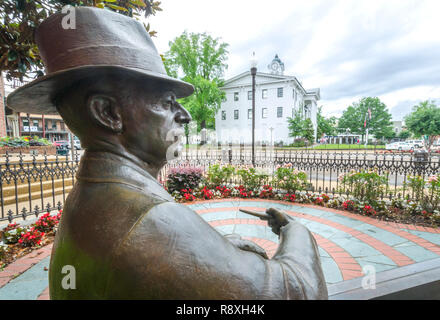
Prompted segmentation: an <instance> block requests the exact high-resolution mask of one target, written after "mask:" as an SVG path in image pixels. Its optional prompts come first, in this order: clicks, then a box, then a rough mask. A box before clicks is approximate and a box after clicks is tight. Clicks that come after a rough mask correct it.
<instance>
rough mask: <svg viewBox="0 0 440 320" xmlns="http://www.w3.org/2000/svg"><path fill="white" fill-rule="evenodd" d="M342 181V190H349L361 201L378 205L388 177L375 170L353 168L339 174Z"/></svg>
mask: <svg viewBox="0 0 440 320" xmlns="http://www.w3.org/2000/svg"><path fill="white" fill-rule="evenodd" d="M339 181H340V183H341V190H340V192H348V193H350V194H351V195H352V196H353V197H355V198H356V199H358V200H360V201H365V202H367V203H369V204H370V205H376V203H377V200H378V199H379V197H380V195H381V194H383V192H384V190H385V187H386V185H387V184H388V177H387V176H382V175H380V174H379V173H377V172H376V171H374V170H368V171H367V170H362V171H355V170H351V171H350V172H349V173H347V174H342V175H340V176H339Z"/></svg>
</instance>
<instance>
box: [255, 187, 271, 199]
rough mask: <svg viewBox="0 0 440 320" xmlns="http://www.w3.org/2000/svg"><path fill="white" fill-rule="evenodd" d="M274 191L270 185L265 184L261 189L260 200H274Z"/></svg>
mask: <svg viewBox="0 0 440 320" xmlns="http://www.w3.org/2000/svg"><path fill="white" fill-rule="evenodd" d="M273 195H274V194H273V190H272V187H271V186H270V185H268V184H265V185H264V186H263V187H262V188H261V189H260V194H259V195H258V197H259V198H262V199H265V198H266V199H268V198H272V197H273Z"/></svg>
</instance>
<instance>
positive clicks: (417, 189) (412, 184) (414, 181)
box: [405, 175, 425, 199]
mask: <svg viewBox="0 0 440 320" xmlns="http://www.w3.org/2000/svg"><path fill="white" fill-rule="evenodd" d="M405 187H406V188H408V189H410V190H411V192H412V194H413V197H414V198H416V199H423V197H424V189H425V180H424V179H423V178H422V177H421V176H419V175H417V176H408V177H407V182H406V183H405Z"/></svg>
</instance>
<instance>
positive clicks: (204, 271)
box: [8, 7, 327, 299]
mask: <svg viewBox="0 0 440 320" xmlns="http://www.w3.org/2000/svg"><path fill="white" fill-rule="evenodd" d="M62 19H63V14H61V13H58V14H55V15H53V16H51V17H49V18H48V19H47V20H45V21H44V22H43V23H42V24H41V26H40V27H39V28H38V30H37V32H36V35H35V38H36V42H37V44H38V47H39V49H40V54H41V57H42V59H43V61H44V63H45V65H46V67H47V73H48V74H47V75H46V76H44V77H41V78H39V79H37V80H35V81H33V82H32V83H30V84H28V85H26V86H23V87H21V88H20V89H18V90H16V91H15V92H14V93H12V94H11V95H10V96H9V99H8V105H9V106H10V107H11V108H13V109H16V110H17V111H22V112H32V113H38V112H40V113H46V114H48V113H49V114H50V113H57V112H59V114H60V115H61V116H62V118H63V119H64V121H65V122H66V124H67V125H68V127H69V128H70V129H71V131H72V132H73V133H75V135H77V136H78V137H79V138H80V140H81V144H82V146H83V147H84V148H85V153H84V155H83V157H82V159H81V164H80V168H79V170H78V173H77V181H76V183H75V185H74V187H73V189H72V191H71V192H70V193H69V196H68V198H67V200H66V203H65V206H64V211H63V217H62V219H61V223H60V227H59V231H58V233H57V235H56V239H55V243H54V246H53V250H52V257H51V262H50V269H49V286H50V296H51V299H327V288H326V284H325V280H324V277H323V273H322V269H321V264H320V259H319V255H318V250H317V245H316V241H315V239H314V238H313V236H312V235H311V233H310V232H309V231H308V230H307V229H306V228H305V227H304V226H302V225H301V224H300V223H298V222H296V221H294V220H293V219H292V218H290V217H289V216H288V215H286V214H284V213H283V212H281V211H278V210H276V209H269V210H268V211H267V213H268V214H269V215H270V216H271V219H270V220H269V222H268V223H269V226H271V227H272V230H273V231H274V232H275V233H277V234H279V235H280V245H279V248H278V250H277V252H276V254H275V255H274V256H273V258H272V259H268V258H267V257H266V255H265V252H264V250H262V249H261V248H259V247H258V246H257V245H255V244H253V243H251V242H249V241H245V240H242V239H240V238H237V237H233V236H232V237H224V236H222V235H221V234H220V233H219V232H218V231H216V230H215V229H214V228H212V227H211V226H210V225H209V224H208V223H206V222H205V221H204V220H203V219H202V218H200V216H199V215H197V214H196V213H195V212H194V211H192V210H191V209H189V208H187V207H186V206H184V205H181V204H178V203H176V202H175V201H174V200H173V198H172V197H171V196H170V195H169V194H168V193H167V192H166V190H165V189H164V188H163V187H162V186H161V185H160V184H159V183H158V181H157V179H156V177H157V175H158V172H159V170H160V169H161V168H162V167H163V165H164V164H165V163H166V159H167V153H168V154H169V153H170V151H171V152H172V153H174V151H179V148H180V147H179V146H176V144H175V137H174V134H171V137H170V132H171V133H173V132H178V131H179V130H182V127H183V125H184V124H185V123H188V122H189V121H190V120H191V116H190V115H189V113H188V111H187V110H185V108H184V107H182V106H181V105H180V104H179V103H178V102H177V101H176V99H177V98H181V97H185V96H188V95H190V94H191V93H192V92H193V87H192V86H191V85H190V84H187V83H185V82H182V81H180V80H177V79H173V78H170V77H168V76H167V75H166V72H165V69H164V66H163V63H162V60H161V58H160V56H159V54H158V53H157V50H156V48H155V47H154V45H153V43H152V41H151V39H150V37H149V35H148V33H147V32H146V31H145V29H144V27H143V26H142V25H141V24H140V23H138V22H137V21H135V20H133V19H131V18H128V17H125V16H123V15H120V14H117V13H113V12H110V11H107V10H102V9H96V8H88V7H80V8H76V9H75V19H76V23H75V25H76V27H75V28H74V29H64V28H63V24H62ZM66 266H68V267H67V269H66ZM67 270H68V271H69V272H72V270H74V273H75V277H72V278H71V279H70V280H72V279H74V281H75V283H74V284H73V285H72V284H70V285H68V286H67V287H66V284H65V283H64V282H63V279H64V278H65V277H66V275H67Z"/></svg>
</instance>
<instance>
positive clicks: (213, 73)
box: [164, 31, 228, 130]
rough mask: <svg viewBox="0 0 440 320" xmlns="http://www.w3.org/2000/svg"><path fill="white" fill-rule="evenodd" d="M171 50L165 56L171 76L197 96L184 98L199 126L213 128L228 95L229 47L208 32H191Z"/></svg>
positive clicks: (184, 103)
mask: <svg viewBox="0 0 440 320" xmlns="http://www.w3.org/2000/svg"><path fill="white" fill-rule="evenodd" d="M169 46H170V50H169V51H168V52H166V53H165V56H164V65H165V69H166V70H167V73H168V75H170V76H172V77H175V78H176V77H178V76H179V75H183V76H182V79H183V80H184V81H186V82H189V83H191V84H192V85H193V86H194V88H195V90H194V94H193V95H191V96H189V97H186V98H184V99H181V103H182V105H183V106H184V107H185V108H187V109H188V111H189V112H190V113H191V116H192V117H193V119H194V120H195V121H196V122H197V127H198V129H199V130H200V129H201V128H214V117H215V114H216V112H217V111H218V109H219V108H220V103H221V102H222V101H223V100H224V98H225V93H224V92H223V91H222V90H220V87H221V86H222V85H223V80H222V78H223V73H224V70H225V69H226V68H227V64H226V60H227V55H228V51H227V47H228V44H226V43H221V42H220V39H219V38H213V37H211V36H210V35H208V34H206V33H188V32H186V31H185V32H183V34H182V35H180V36H179V37H177V38H175V39H174V41H171V42H170V43H169Z"/></svg>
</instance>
